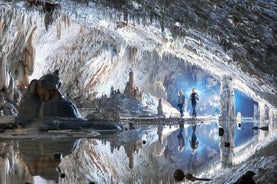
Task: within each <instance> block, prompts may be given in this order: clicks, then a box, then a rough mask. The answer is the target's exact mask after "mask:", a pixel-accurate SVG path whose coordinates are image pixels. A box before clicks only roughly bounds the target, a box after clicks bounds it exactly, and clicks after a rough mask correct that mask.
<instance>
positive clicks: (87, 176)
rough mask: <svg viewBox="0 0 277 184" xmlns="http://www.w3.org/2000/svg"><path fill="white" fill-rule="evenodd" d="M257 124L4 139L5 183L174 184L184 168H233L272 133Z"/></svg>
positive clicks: (194, 125) (179, 124) (195, 124)
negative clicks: (242, 154) (89, 136)
mask: <svg viewBox="0 0 277 184" xmlns="http://www.w3.org/2000/svg"><path fill="white" fill-rule="evenodd" d="M256 125H257V122H254V121H253V120H248V121H242V122H241V127H238V126H236V123H230V122H228V123H226V122H210V123H201V122H198V121H196V122H193V123H186V122H177V123H176V124H174V123H173V124H172V125H171V126H169V125H165V124H164V123H161V124H160V125H159V126H144V127H139V128H135V129H132V130H130V131H126V132H123V133H122V134H119V135H113V136H109V137H102V138H100V137H99V138H97V139H95V138H94V139H87V138H86V139H85V138H84V139H62V140H61V139H51V140H44V139H39V140H34V139H23V140H1V143H0V144H1V157H0V158H1V160H0V164H1V181H0V182H1V183H22V182H30V183H39V182H38V180H40V181H41V180H43V179H44V180H45V181H47V183H51V182H52V183H55V182H56V181H58V183H76V182H77V183H79V182H80V180H82V182H81V183H89V182H95V183H112V182H122V183H158V182H160V181H163V182H165V183H174V182H175V178H174V176H173V173H174V171H176V170H178V169H179V170H180V171H182V172H184V173H186V174H187V176H189V175H188V174H191V175H192V176H193V177H195V178H206V177H198V176H199V175H200V174H201V173H203V172H205V171H206V170H207V169H209V168H211V167H213V166H214V165H215V164H222V166H232V163H233V159H234V157H235V153H236V152H245V150H246V148H247V145H249V144H254V141H256V142H257V141H259V140H261V139H262V138H261V136H262V137H265V136H267V134H268V131H264V130H261V129H258V130H256V129H253V127H255V126H256ZM219 126H221V127H222V128H223V130H224V133H223V135H220V134H219ZM259 126H260V125H259ZM263 126H266V124H263ZM187 145H190V146H187ZM38 176H39V178H40V179H38ZM184 176H186V175H184ZM42 178H43V179H42Z"/></svg>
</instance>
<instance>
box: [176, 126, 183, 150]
mask: <svg viewBox="0 0 277 184" xmlns="http://www.w3.org/2000/svg"><path fill="white" fill-rule="evenodd" d="M183 130H184V123H180V124H179V133H178V135H177V138H178V151H179V152H182V151H183V150H184V148H185V139H184V136H183Z"/></svg>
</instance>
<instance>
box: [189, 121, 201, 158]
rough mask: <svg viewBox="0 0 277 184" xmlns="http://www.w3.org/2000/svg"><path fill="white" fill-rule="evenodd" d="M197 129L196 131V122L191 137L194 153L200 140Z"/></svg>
mask: <svg viewBox="0 0 277 184" xmlns="http://www.w3.org/2000/svg"><path fill="white" fill-rule="evenodd" d="M195 131H196V124H194V125H192V134H191V139H190V140H189V144H190V147H191V153H192V154H194V153H195V150H196V149H197V148H198V146H199V141H198V140H197V137H196V133H195Z"/></svg>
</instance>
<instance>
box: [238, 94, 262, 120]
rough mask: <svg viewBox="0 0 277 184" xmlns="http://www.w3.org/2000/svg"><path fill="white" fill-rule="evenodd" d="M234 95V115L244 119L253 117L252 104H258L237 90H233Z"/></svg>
mask: <svg viewBox="0 0 277 184" xmlns="http://www.w3.org/2000/svg"><path fill="white" fill-rule="evenodd" d="M234 95H235V113H236V114H237V113H238V112H240V113H241V115H242V116H244V117H253V114H254V104H256V105H257V104H258V103H257V102H255V101H254V100H253V99H252V98H250V97H248V96H246V95H245V94H243V93H242V92H240V91H239V90H236V89H235V90H234Z"/></svg>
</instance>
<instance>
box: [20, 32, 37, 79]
mask: <svg viewBox="0 0 277 184" xmlns="http://www.w3.org/2000/svg"><path fill="white" fill-rule="evenodd" d="M35 34H36V28H34V29H33V30H32V32H31V34H30V36H29V38H28V41H27V46H26V48H25V50H24V61H23V64H24V65H25V66H26V73H25V75H31V74H32V73H33V72H34V64H35V53H36V51H35V47H34V46H33V40H34V35H35Z"/></svg>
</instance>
